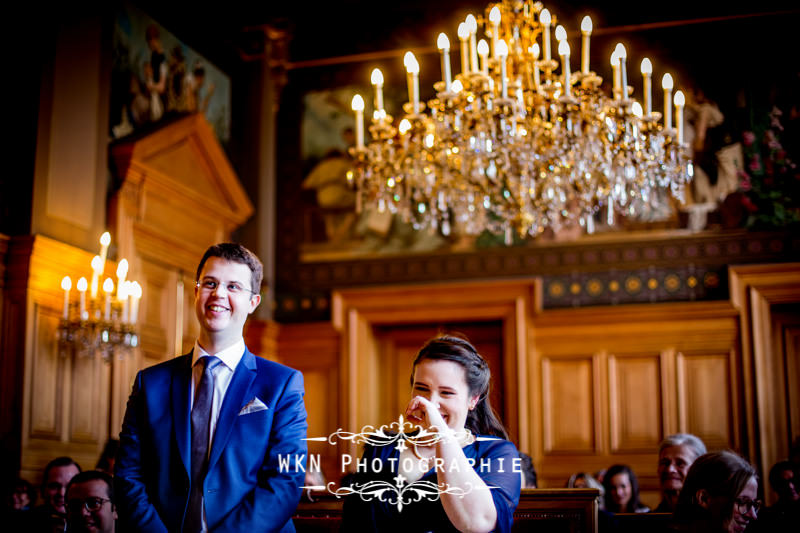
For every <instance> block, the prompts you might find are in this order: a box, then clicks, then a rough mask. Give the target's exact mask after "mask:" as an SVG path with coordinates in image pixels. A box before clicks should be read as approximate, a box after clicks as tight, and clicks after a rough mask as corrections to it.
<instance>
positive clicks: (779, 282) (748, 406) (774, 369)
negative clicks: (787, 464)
mask: <svg viewBox="0 0 800 533" xmlns="http://www.w3.org/2000/svg"><path fill="white" fill-rule="evenodd" d="M729 277H730V290H731V302H732V303H733V305H734V306H735V307H736V309H737V310H738V312H739V315H740V321H741V323H742V377H743V389H744V402H743V403H744V406H743V407H744V411H745V421H746V428H747V445H748V456H749V457H750V459H751V460H753V461H754V462H756V464H757V466H758V467H759V469H760V470H761V473H762V476H765V475H766V474H767V473H768V472H769V469H770V468H771V466H772V465H773V464H774V463H775V462H776V461H778V460H781V459H784V458H785V457H786V455H787V453H788V449H789V444H790V433H791V431H790V428H789V423H790V415H789V414H788V411H787V409H789V408H787V401H788V400H789V399H790V398H791V397H790V396H789V393H788V392H787V389H786V387H787V381H786V374H785V364H786V354H784V353H781V352H780V351H776V348H780V347H779V346H776V345H775V337H774V333H773V332H774V331H776V328H779V327H780V326H779V321H778V323H773V322H774V321H775V320H776V319H778V318H779V317H778V316H777V315H778V314H780V313H779V311H780V309H785V308H787V307H789V306H793V307H792V309H796V308H797V304H798V302H800V293H799V292H798V289H799V288H800V263H783V264H774V265H752V266H732V267H730V269H729ZM766 496H767V501H768V502H770V503H771V501H772V498H774V496H773V495H772V493H768V494H767V495H766Z"/></svg>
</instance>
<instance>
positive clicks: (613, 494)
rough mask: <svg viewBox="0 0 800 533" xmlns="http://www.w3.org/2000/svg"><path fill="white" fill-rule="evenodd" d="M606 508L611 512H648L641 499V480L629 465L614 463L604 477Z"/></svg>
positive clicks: (648, 509)
mask: <svg viewBox="0 0 800 533" xmlns="http://www.w3.org/2000/svg"><path fill="white" fill-rule="evenodd" d="M603 489H605V510H606V511H608V512H610V513H647V512H649V511H650V508H649V507H647V506H645V505H642V503H641V502H640V501H639V480H638V479H636V474H634V473H633V470H631V469H630V467H629V466H628V465H614V466H612V467H611V468H609V469H608V470H607V471H606V473H605V476H604V477H603Z"/></svg>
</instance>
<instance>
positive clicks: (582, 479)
mask: <svg viewBox="0 0 800 533" xmlns="http://www.w3.org/2000/svg"><path fill="white" fill-rule="evenodd" d="M567 488H569V489H597V490H599V491H600V495H599V496H598V497H597V505H598V507H599V509H600V510H601V511H602V510H603V509H605V507H606V505H605V501H604V499H605V493H606V489H604V488H603V485H601V484H600V482H598V481H597V480H596V479H595V478H594V476H592V475H591V474H589V473H587V472H578V473H576V474H572V475H571V476H570V478H569V481H567Z"/></svg>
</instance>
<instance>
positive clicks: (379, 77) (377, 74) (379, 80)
mask: <svg viewBox="0 0 800 533" xmlns="http://www.w3.org/2000/svg"><path fill="white" fill-rule="evenodd" d="M370 81H371V82H372V85H383V72H381V69H379V68H376V69H373V70H372V76H371V77H370Z"/></svg>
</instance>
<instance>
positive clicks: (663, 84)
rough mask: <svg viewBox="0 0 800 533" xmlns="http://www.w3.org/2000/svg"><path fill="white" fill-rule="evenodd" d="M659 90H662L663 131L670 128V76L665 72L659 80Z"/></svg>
mask: <svg viewBox="0 0 800 533" xmlns="http://www.w3.org/2000/svg"><path fill="white" fill-rule="evenodd" d="M661 88H662V89H664V129H667V130H668V129H670V128H672V74H670V73H669V72H667V73H666V74H664V77H663V78H661Z"/></svg>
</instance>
